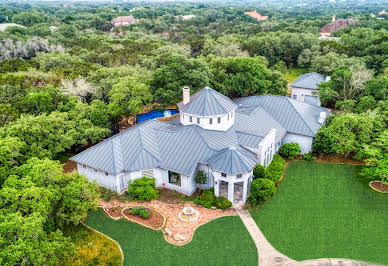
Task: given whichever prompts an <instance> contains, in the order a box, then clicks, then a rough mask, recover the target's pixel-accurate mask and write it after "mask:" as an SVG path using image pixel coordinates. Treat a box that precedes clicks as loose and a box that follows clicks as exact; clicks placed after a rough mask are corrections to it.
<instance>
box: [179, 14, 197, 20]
mask: <svg viewBox="0 0 388 266" xmlns="http://www.w3.org/2000/svg"><path fill="white" fill-rule="evenodd" d="M181 18H182V20H190V19H192V18H195V15H183V16H175V19H176V20H180V19H181Z"/></svg>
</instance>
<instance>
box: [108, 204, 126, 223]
mask: <svg viewBox="0 0 388 266" xmlns="http://www.w3.org/2000/svg"><path fill="white" fill-rule="evenodd" d="M122 210H123V208H122V207H120V206H118V207H110V208H104V211H105V212H106V213H107V214H108V215H109V216H110V217H111V218H112V219H115V220H118V219H120V218H121V217H123V214H122Z"/></svg>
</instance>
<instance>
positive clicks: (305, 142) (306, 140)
mask: <svg viewBox="0 0 388 266" xmlns="http://www.w3.org/2000/svg"><path fill="white" fill-rule="evenodd" d="M291 142H296V143H299V146H300V149H301V154H305V153H309V152H311V151H312V144H313V137H308V136H303V135H298V134H293V133H287V134H286V135H285V136H284V138H283V141H282V145H283V144H285V143H291Z"/></svg>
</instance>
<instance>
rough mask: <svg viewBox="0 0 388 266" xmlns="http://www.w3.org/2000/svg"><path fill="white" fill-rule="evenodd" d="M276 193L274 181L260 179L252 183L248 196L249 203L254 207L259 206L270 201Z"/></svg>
mask: <svg viewBox="0 0 388 266" xmlns="http://www.w3.org/2000/svg"><path fill="white" fill-rule="evenodd" d="M275 192H276V188H275V183H274V182H273V181H272V180H270V179H267V178H258V179H255V180H253V181H252V184H251V193H250V194H249V196H248V201H249V202H250V203H251V204H252V205H258V204H260V203H262V202H264V201H266V200H267V199H269V198H270V197H271V196H272V195H273V194H275Z"/></svg>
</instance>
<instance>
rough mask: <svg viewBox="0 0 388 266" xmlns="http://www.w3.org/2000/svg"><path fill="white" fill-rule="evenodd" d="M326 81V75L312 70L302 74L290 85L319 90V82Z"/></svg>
mask: <svg viewBox="0 0 388 266" xmlns="http://www.w3.org/2000/svg"><path fill="white" fill-rule="evenodd" d="M324 81H326V76H325V75H322V74H319V73H316V72H311V73H307V74H303V75H300V76H299V77H298V78H297V79H296V80H294V81H293V82H292V83H291V84H290V85H289V86H291V87H295V88H304V89H311V90H317V89H318V84H319V83H321V82H324Z"/></svg>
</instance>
